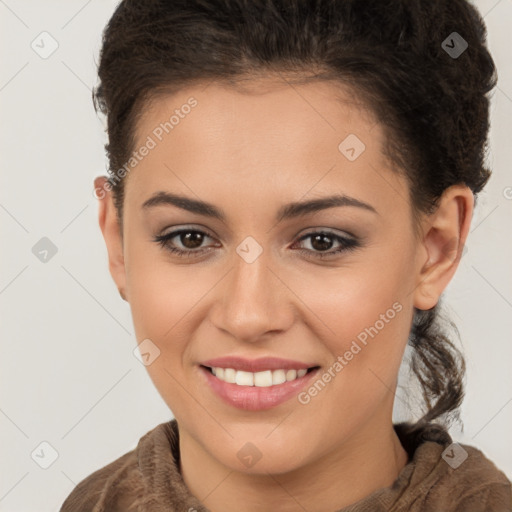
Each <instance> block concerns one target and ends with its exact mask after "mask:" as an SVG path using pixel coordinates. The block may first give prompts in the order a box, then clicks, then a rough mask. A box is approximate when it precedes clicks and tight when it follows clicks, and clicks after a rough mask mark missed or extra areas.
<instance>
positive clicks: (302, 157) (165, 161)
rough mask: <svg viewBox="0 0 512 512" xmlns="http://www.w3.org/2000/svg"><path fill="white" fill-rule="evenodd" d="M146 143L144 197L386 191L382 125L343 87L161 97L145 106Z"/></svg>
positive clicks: (140, 133)
mask: <svg viewBox="0 0 512 512" xmlns="http://www.w3.org/2000/svg"><path fill="white" fill-rule="evenodd" d="M148 141H151V142H150V145H151V147H152V148H151V151H149V152H147V151H146V153H147V155H146V156H145V157H144V158H143V159H142V160H141V161H140V162H139V163H137V166H136V168H135V171H134V172H132V173H131V174H130V181H133V182H134V183H136V186H131V187H130V186H128V187H127V195H128V194H129V195H131V196H132V197H137V198H138V199H139V200H140V201H142V200H143V199H144V196H146V197H147V194H148V193H149V192H154V191H155V190H157V189H160V190H161V189H163V188H167V189H173V188H176V187H179V188H180V189H181V190H182V191H183V192H185V193H188V195H190V191H191V190H192V192H194V193H195V194H196V195H199V196H207V195H211V194H212V193H213V194H214V195H215V193H217V196H218V199H219V200H223V197H221V196H220V194H221V192H222V190H223V189H224V190H226V194H228V193H230V194H232V193H233V191H234V190H236V191H237V196H239V197H240V198H241V199H240V200H241V201H244V200H245V199H247V197H248V196H249V195H250V192H251V191H253V194H256V195H258V194H259V197H260V200H261V193H262V192H264V191H268V190H269V188H272V189H273V190H275V191H276V197H277V195H279V194H281V196H282V195H283V194H284V193H286V191H288V193H289V195H290V197H289V198H288V199H290V200H297V199H298V197H297V196H299V197H300V196H302V195H304V194H306V193H308V191H309V193H310V195H314V194H315V193H316V192H318V193H323V192H326V191H327V192H332V189H333V188H338V189H339V188H340V187H341V186H342V187H343V188H344V190H340V192H344V193H350V192H351V191H352V192H354V194H353V195H355V196H357V195H359V196H361V192H362V191H364V192H365V193H368V194H369V195H368V196H367V197H370V196H372V195H373V196H376V195H379V194H380V195H382V191H383V186H384V182H383V180H382V178H379V177H378V176H377V175H376V173H377V172H380V173H382V172H383V169H384V168H385V167H386V164H387V162H386V160H385V158H384V156H383V153H382V148H383V144H384V143H385V136H384V131H383V128H382V126H381V125H380V124H379V123H377V122H376V119H375V118H374V116H373V114H372V112H371V111H370V110H369V109H368V108H367V107H366V105H365V104H364V103H363V102H362V101H361V100H360V99H359V98H358V97H357V94H356V93H355V92H354V91H353V90H351V89H347V88H346V87H343V86H342V85H341V84H339V83H333V82H325V81H324V82H321V81H314V82H309V83H305V84H304V83H303V84H297V83H293V82H290V83H288V82H286V81H284V80H275V79H273V80H255V81H248V82H246V83H244V84H241V85H240V84H238V85H236V86H233V85H228V84H221V83H210V84H201V85H195V86H191V87H187V88H184V89H182V90H180V91H178V92H175V93H173V94H164V95H159V96H157V97H155V98H154V99H153V100H152V101H151V102H149V103H148V104H146V105H145V106H144V108H143V111H142V115H141V117H140V119H139V122H138V124H137V127H136V145H135V146H136V148H135V149H137V148H140V147H142V146H144V145H145V144H147V143H148ZM388 172H389V171H388ZM393 174H395V173H393ZM395 178H396V177H395ZM393 179H394V178H393V177H387V181H389V180H391V181H393ZM269 185H271V187H269ZM402 186H403V184H398V183H397V184H396V185H395V190H396V189H397V188H400V187H402ZM388 187H389V186H388ZM187 188H188V189H189V190H187ZM351 189H352V190H351ZM391 190H393V188H392V189H391ZM394 193H395V194H396V192H394ZM405 195H406V194H405ZM405 195H404V197H405ZM246 196H247V197H246ZM140 201H139V202H140Z"/></svg>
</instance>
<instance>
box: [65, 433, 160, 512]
mask: <svg viewBox="0 0 512 512" xmlns="http://www.w3.org/2000/svg"><path fill="white" fill-rule="evenodd" d="M167 428H168V427H167V424H166V423H162V424H160V425H158V426H157V427H155V428H154V429H152V430H150V431H149V432H147V433H146V434H144V435H143V436H142V437H141V438H140V439H139V442H138V445H137V447H136V448H135V449H133V450H131V451H129V452H127V453H125V454H124V455H122V456H121V457H119V458H117V459H116V460H114V461H112V462H110V463H109V464H107V465H106V466H104V467H102V468H100V469H98V470H97V471H95V472H94V473H91V474H90V475H89V476H87V477H86V478H84V479H83V480H82V481H80V482H79V483H78V485H77V486H76V487H75V488H74V489H73V491H72V492H71V493H70V494H69V496H68V497H67V498H66V500H65V501H64V503H63V504H62V507H61V509H60V512H77V511H80V512H92V511H93V510H94V512H103V511H105V512H106V511H108V512H117V511H119V512H120V511H125V510H128V507H127V504H128V503H131V504H135V503H136V501H137V499H138V498H140V497H142V496H143V495H144V492H145V482H144V479H143V478H142V474H141V472H140V468H139V449H140V447H141V446H142V445H144V444H145V443H146V444H147V443H148V442H149V441H153V438H155V437H162V436H163V437H165V436H166V435H167Z"/></svg>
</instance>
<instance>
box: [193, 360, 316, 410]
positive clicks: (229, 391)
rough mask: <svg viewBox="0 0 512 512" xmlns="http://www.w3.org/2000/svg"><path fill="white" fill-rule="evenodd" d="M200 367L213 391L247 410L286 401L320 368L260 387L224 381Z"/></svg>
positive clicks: (269, 406) (269, 407)
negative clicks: (288, 380)
mask: <svg viewBox="0 0 512 512" xmlns="http://www.w3.org/2000/svg"><path fill="white" fill-rule="evenodd" d="M199 369H200V371H201V373H202V374H203V375H204V376H205V378H206V381H207V382H208V384H209V385H210V386H211V388H212V389H213V391H214V392H215V393H216V394H217V395H218V396H219V397H220V398H221V399H222V400H224V402H226V403H227V404H229V405H231V406H233V407H237V408H238V409H244V410H246V411H263V410H265V409H271V408H272V407H276V406H278V405H280V404H282V403H283V402H286V401H287V400H289V399H290V398H292V397H293V396H296V395H297V394H298V392H299V391H300V390H301V389H302V388H304V387H305V386H306V385H308V384H309V382H310V381H311V379H312V378H313V377H314V376H315V375H316V374H317V373H318V371H319V370H320V368H315V369H314V370H311V371H310V372H308V373H306V375H304V376H303V377H299V378H298V379H295V380H292V381H290V382H283V383H282V384H276V385H275V386H267V387H258V386H239V385H238V384H231V383H229V382H224V381H223V380H220V379H218V378H217V377H215V375H213V374H212V373H211V372H210V370H208V369H206V368H205V367H204V366H199Z"/></svg>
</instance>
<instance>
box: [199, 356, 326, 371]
mask: <svg viewBox="0 0 512 512" xmlns="http://www.w3.org/2000/svg"><path fill="white" fill-rule="evenodd" d="M201 364H202V365H203V366H209V367H210V368H213V367H219V368H233V369H235V370H242V371H244V372H252V373H255V372H262V371H264V370H280V369H282V370H300V369H306V370H307V369H308V368H313V367H314V366H319V365H318V364H315V363H301V362H300V361H292V360H291V359H280V358H277V357H261V358H259V359H245V358H243V357H239V356H225V357H217V358H215V359H209V360H208V361H203V362H202V363H201Z"/></svg>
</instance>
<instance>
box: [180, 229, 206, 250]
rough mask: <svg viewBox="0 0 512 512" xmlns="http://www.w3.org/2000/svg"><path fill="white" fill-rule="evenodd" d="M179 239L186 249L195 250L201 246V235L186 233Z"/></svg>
mask: <svg viewBox="0 0 512 512" xmlns="http://www.w3.org/2000/svg"><path fill="white" fill-rule="evenodd" d="M180 239H181V243H182V244H183V245H184V246H185V247H186V248H187V249H195V248H197V247H199V246H200V245H201V243H202V241H203V235H202V234H201V233H198V232H194V231H188V232H187V233H182V234H181V236H180Z"/></svg>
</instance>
